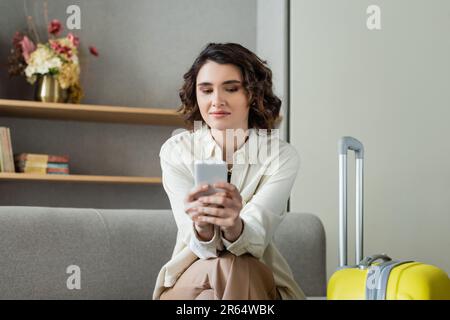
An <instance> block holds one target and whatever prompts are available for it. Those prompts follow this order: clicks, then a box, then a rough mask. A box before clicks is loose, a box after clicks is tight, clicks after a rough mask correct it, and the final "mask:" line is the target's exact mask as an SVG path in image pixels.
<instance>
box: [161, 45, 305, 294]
mask: <svg viewBox="0 0 450 320" xmlns="http://www.w3.org/2000/svg"><path fill="white" fill-rule="evenodd" d="M180 98H181V102H182V107H181V108H180V110H179V112H180V113H181V114H182V115H183V116H184V118H185V120H186V122H187V124H188V125H189V127H190V129H191V130H189V131H185V132H182V133H180V134H177V135H175V136H173V137H171V138H170V139H169V140H167V141H166V142H165V143H164V145H163V146H162V147H161V152H160V158H161V168H162V175H163V186H164V189H165V191H166V193H167V195H168V197H169V200H170V203H171V206H172V211H173V214H174V217H175V221H176V223H177V227H178V236H177V241H176V244H175V248H174V251H173V254H172V258H171V260H170V261H169V262H167V263H166V264H165V265H164V266H163V267H162V269H161V271H160V273H159V275H158V279H157V283H156V286H155V291H154V294H153V297H154V298H155V299H187V300H189V299H226V300H229V299H238V300H240V299H258V300H262V299H280V298H282V299H301V298H304V294H303V292H302V290H301V289H300V287H299V286H298V284H297V283H296V282H295V280H294V277H293V275H292V272H291V270H290V268H289V265H288V264H287V262H286V260H285V259H284V258H283V257H282V255H281V253H280V252H279V251H278V249H277V248H276V247H275V244H274V243H273V235H274V232H275V230H276V229H277V227H278V225H279V224H280V223H281V221H282V220H283V218H284V215H285V213H286V204H287V200H288V198H289V194H290V192H291V188H292V185H293V183H294V181H295V178H296V176H297V172H298V168H299V156H298V154H297V152H296V151H295V149H294V148H293V147H292V146H291V145H289V144H288V143H287V142H284V141H282V140H280V139H279V138H278V132H277V130H276V129H274V123H275V120H276V119H277V118H278V116H279V112H280V107H281V101H280V99H279V98H278V97H276V96H275V95H274V94H273V91H272V72H271V71H270V69H269V68H268V67H267V66H266V62H264V61H262V60H261V59H259V58H258V57H257V56H256V55H255V54H254V53H253V52H251V51H249V50H248V49H246V48H244V47H243V46H241V45H239V44H235V43H226V44H214V43H212V44H209V45H208V46H207V47H206V48H205V49H204V50H203V51H202V52H201V53H200V55H199V57H198V58H197V59H196V60H195V62H194V64H193V65H192V67H191V68H190V70H189V71H188V72H187V73H186V74H185V75H184V85H183V87H182V88H181V90H180ZM197 121H198V122H201V129H202V130H192V129H193V128H194V129H196V126H195V124H196V123H197ZM257 129H258V130H260V131H263V132H259V133H256V132H255V130H257ZM198 149H200V152H199V154H200V155H201V158H196V156H197V153H196V152H194V153H195V154H194V159H193V158H192V157H191V156H192V152H193V150H198ZM267 150H269V151H270V156H268V157H264V156H263V155H264V154H265V153H266V151H267ZM189 159H191V160H214V161H226V162H227V164H228V169H229V181H228V182H227V181H220V182H218V183H215V184H213V185H212V186H209V185H205V186H202V185H200V186H194V178H193V177H194V175H195V172H194V163H193V162H192V161H189ZM242 159H244V161H242ZM255 160H256V161H255ZM210 187H213V188H214V189H213V190H214V192H215V193H213V194H211V195H208V196H205V195H204V192H205V191H208V189H209V188H210ZM217 190H219V191H217Z"/></svg>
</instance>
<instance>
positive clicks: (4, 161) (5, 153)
mask: <svg viewBox="0 0 450 320" xmlns="http://www.w3.org/2000/svg"><path fill="white" fill-rule="evenodd" d="M0 150H1V152H0V153H1V156H0V167H1V171H2V172H14V171H15V170H14V159H13V151H12V142H11V132H10V129H9V128H6V127H0Z"/></svg>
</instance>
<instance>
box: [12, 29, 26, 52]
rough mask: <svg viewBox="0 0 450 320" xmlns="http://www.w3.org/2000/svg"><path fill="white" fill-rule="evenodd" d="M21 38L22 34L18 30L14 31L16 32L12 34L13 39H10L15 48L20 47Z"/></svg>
mask: <svg viewBox="0 0 450 320" xmlns="http://www.w3.org/2000/svg"><path fill="white" fill-rule="evenodd" d="M22 39H23V34H22V33H20V32H19V31H16V33H15V34H14V37H13V40H12V43H13V46H14V48H17V49H20V48H21V44H20V42H21V41H22Z"/></svg>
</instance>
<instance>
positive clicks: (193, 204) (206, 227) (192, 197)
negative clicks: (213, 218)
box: [184, 184, 214, 241]
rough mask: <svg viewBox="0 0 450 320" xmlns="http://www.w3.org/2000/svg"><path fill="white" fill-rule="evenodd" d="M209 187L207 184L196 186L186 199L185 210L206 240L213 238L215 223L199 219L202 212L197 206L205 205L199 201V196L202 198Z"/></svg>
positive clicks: (201, 236) (202, 237)
mask: <svg viewBox="0 0 450 320" xmlns="http://www.w3.org/2000/svg"><path fill="white" fill-rule="evenodd" d="M208 188H209V185H207V184H205V185H201V186H198V187H195V188H193V189H192V190H191V191H190V192H189V193H188V195H187V196H186V199H185V200H184V211H185V212H186V214H187V215H189V217H190V218H191V220H192V221H193V222H194V225H195V230H197V233H198V235H199V237H200V238H201V239H202V240H204V241H208V240H211V239H212V238H213V236H214V225H212V224H211V223H209V222H204V221H199V220H198V217H199V216H201V213H199V212H198V211H197V208H198V207H202V206H204V204H202V203H201V202H199V201H198V198H200V197H201V196H202V195H203V193H204V192H205V191H207V190H208Z"/></svg>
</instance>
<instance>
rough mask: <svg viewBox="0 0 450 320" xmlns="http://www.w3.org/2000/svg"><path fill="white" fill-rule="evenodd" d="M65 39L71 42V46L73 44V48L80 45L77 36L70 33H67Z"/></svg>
mask: <svg viewBox="0 0 450 320" xmlns="http://www.w3.org/2000/svg"><path fill="white" fill-rule="evenodd" d="M67 39H69V40H70V42H72V44H73V45H74V46H75V47H78V45H79V44H80V38H78V37H77V36H74V35H73V34H72V33H69V34H68V35H67Z"/></svg>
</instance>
